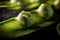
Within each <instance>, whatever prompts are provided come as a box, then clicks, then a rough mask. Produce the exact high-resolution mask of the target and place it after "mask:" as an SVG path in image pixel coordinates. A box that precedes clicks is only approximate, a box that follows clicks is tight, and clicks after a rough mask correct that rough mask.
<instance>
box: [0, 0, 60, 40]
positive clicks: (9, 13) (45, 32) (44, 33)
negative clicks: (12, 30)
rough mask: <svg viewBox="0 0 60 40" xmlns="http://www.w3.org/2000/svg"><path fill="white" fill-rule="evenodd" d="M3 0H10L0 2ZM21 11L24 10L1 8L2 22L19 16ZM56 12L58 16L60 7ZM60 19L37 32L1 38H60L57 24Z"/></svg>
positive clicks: (0, 19) (6, 39) (35, 39)
mask: <svg viewBox="0 0 60 40" xmlns="http://www.w3.org/2000/svg"><path fill="white" fill-rule="evenodd" d="M3 1H8V0H0V2H3ZM20 11H22V10H11V9H7V8H0V22H1V21H4V20H7V19H9V18H12V17H15V16H17V15H18V13H20ZM55 13H57V16H58V14H59V13H60V9H58V10H55ZM53 18H54V17H53ZM54 19H55V18H54ZM59 20H60V19H58V18H57V22H56V23H54V24H52V25H50V26H49V27H46V28H43V29H41V30H38V31H36V32H33V33H31V34H28V35H25V36H21V37H17V38H11V39H8V38H5V37H3V36H0V40H41V39H42V40H43V39H45V40H46V39H48V40H49V39H50V40H52V39H55V40H59V39H60V36H59V35H58V32H57V30H56V26H57V24H58V23H59Z"/></svg>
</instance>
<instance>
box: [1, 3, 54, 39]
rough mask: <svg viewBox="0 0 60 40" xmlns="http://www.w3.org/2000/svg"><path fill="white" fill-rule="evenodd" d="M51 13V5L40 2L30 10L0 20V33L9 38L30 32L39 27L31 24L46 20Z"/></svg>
mask: <svg viewBox="0 0 60 40" xmlns="http://www.w3.org/2000/svg"><path fill="white" fill-rule="evenodd" d="M49 12H50V13H49ZM50 14H51V15H50ZM52 15H53V9H52V8H51V5H46V4H41V5H40V6H39V8H38V9H36V10H33V11H30V12H26V11H22V12H20V13H19V15H18V16H17V17H13V18H10V19H8V20H5V21H2V22H0V35H3V36H6V37H9V38H10V37H18V36H23V35H26V34H29V33H32V32H34V31H37V30H39V29H40V27H37V26H36V27H34V26H33V25H36V24H39V23H42V22H43V21H45V20H48V19H49V18H51V17H52ZM32 26H33V27H32Z"/></svg>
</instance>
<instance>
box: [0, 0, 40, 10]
mask: <svg viewBox="0 0 60 40" xmlns="http://www.w3.org/2000/svg"><path fill="white" fill-rule="evenodd" d="M35 4H36V5H35ZM39 5H40V3H39V0H10V1H5V2H0V8H4V7H7V8H8V9H13V10H18V9H32V8H35V7H38V6H39Z"/></svg>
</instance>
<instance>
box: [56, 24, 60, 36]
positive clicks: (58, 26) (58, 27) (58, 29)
mask: <svg viewBox="0 0 60 40" xmlns="http://www.w3.org/2000/svg"><path fill="white" fill-rule="evenodd" d="M56 29H57V31H58V34H59V35H60V23H59V24H58V25H57V28H56Z"/></svg>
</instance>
